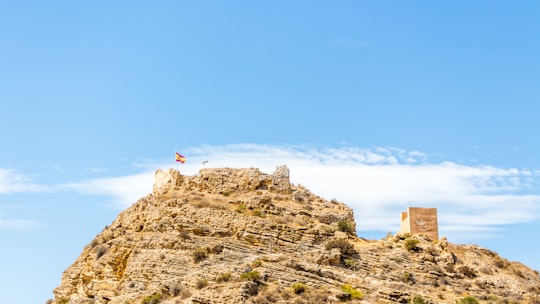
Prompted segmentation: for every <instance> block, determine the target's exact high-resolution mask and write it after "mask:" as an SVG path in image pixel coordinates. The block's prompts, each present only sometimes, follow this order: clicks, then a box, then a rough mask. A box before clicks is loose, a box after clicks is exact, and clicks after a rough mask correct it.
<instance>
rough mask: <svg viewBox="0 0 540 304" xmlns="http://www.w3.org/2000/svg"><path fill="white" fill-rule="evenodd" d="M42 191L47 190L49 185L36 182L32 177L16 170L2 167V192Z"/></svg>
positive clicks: (0, 185) (0, 183)
mask: <svg viewBox="0 0 540 304" xmlns="http://www.w3.org/2000/svg"><path fill="white" fill-rule="evenodd" d="M42 191H47V187H45V186H41V185H38V184H36V183H34V182H33V181H32V179H31V178H30V177H28V176H26V175H24V174H21V173H19V172H17V171H15V170H10V169H3V168H0V193H15V192H42Z"/></svg>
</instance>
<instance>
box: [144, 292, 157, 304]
mask: <svg viewBox="0 0 540 304" xmlns="http://www.w3.org/2000/svg"><path fill="white" fill-rule="evenodd" d="M161 297H162V295H161V294H160V293H155V294H153V295H151V296H148V297H146V298H144V299H143V300H142V302H141V304H157V303H159V302H160V301H161Z"/></svg>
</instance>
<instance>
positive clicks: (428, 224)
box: [400, 207, 439, 240]
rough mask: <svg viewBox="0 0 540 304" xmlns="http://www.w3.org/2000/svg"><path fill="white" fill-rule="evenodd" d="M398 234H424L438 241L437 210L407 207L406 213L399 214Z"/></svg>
mask: <svg viewBox="0 0 540 304" xmlns="http://www.w3.org/2000/svg"><path fill="white" fill-rule="evenodd" d="M400 233H402V234H403V233H411V234H425V235H427V236H428V237H429V238H430V239H432V240H439V224H438V221H437V208H420V207H408V208H407V212H401V229H400Z"/></svg>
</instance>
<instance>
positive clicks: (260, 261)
mask: <svg viewBox="0 0 540 304" xmlns="http://www.w3.org/2000/svg"><path fill="white" fill-rule="evenodd" d="M262 263H263V261H262V260H260V259H256V260H254V261H253V262H251V267H254V268H255V267H260V266H261V265H262Z"/></svg>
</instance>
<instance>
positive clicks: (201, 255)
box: [191, 248, 208, 263]
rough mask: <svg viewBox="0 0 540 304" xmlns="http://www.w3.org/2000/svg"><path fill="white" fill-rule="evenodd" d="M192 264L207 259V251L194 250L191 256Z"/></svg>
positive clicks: (203, 249) (202, 249) (201, 249)
mask: <svg viewBox="0 0 540 304" xmlns="http://www.w3.org/2000/svg"><path fill="white" fill-rule="evenodd" d="M191 257H192V258H193V262H195V263H199V262H201V261H202V260H204V259H206V258H207V257H208V250H206V248H196V249H195V250H194V251H193V253H192V254H191Z"/></svg>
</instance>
